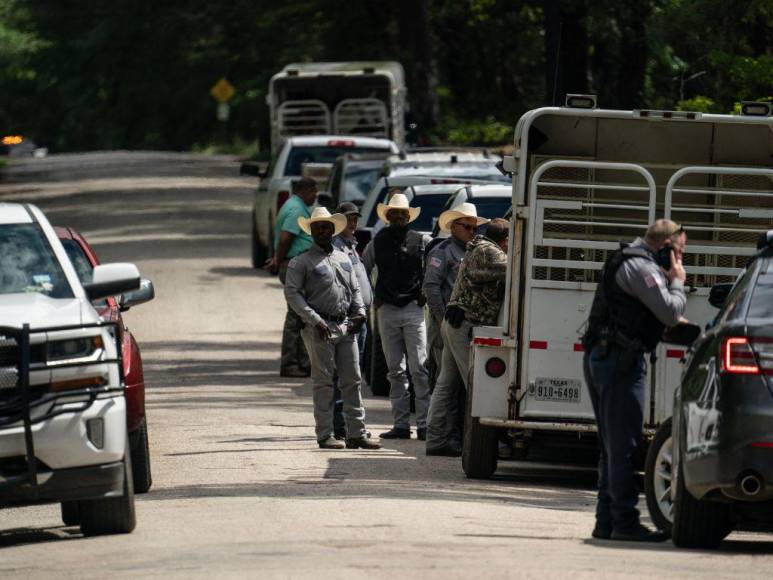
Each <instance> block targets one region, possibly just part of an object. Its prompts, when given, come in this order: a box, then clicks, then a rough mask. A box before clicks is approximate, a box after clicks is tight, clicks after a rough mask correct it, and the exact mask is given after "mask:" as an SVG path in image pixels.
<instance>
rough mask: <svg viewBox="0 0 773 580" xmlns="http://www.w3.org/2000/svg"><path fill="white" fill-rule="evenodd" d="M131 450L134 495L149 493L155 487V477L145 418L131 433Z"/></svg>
mask: <svg viewBox="0 0 773 580" xmlns="http://www.w3.org/2000/svg"><path fill="white" fill-rule="evenodd" d="M129 449H131V455H132V477H133V479H134V493H147V492H148V491H149V490H150V486H151V485H153V476H152V474H151V471H150V443H149V441H148V423H147V421H146V419H145V418H143V419H142V422H141V423H140V426H139V427H137V429H135V430H134V431H132V432H131V433H129Z"/></svg>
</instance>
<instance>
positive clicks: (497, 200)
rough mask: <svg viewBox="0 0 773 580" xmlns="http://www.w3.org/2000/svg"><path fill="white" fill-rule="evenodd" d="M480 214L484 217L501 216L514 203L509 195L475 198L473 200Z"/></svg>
mask: <svg viewBox="0 0 773 580" xmlns="http://www.w3.org/2000/svg"><path fill="white" fill-rule="evenodd" d="M472 203H474V204H475V209H477V210H478V215H479V216H483V217H484V218H489V219H493V218H501V217H502V216H504V215H505V213H507V210H508V209H510V204H511V203H512V202H511V200H510V198H509V197H490V198H488V199H486V198H475V199H473V200H472Z"/></svg>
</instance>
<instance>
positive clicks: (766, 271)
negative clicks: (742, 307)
mask: <svg viewBox="0 0 773 580" xmlns="http://www.w3.org/2000/svg"><path fill="white" fill-rule="evenodd" d="M772 264H773V260H770V259H768V260H767V262H766V263H765V264H763V266H762V268H761V270H760V275H759V276H758V277H757V281H756V283H755V284H754V291H753V292H752V297H751V300H750V302H749V312H748V313H747V314H746V316H748V317H749V318H772V317H773V267H771V265H772Z"/></svg>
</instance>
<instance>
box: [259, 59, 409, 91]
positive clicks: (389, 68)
mask: <svg viewBox="0 0 773 580" xmlns="http://www.w3.org/2000/svg"><path fill="white" fill-rule="evenodd" d="M365 69H373V70H374V72H375V73H381V74H384V73H388V74H391V75H392V78H393V79H394V81H395V84H397V85H400V86H401V85H403V84H405V73H404V72H403V65H401V64H400V63H399V62H396V61H391V60H383V61H378V60H375V61H373V60H358V61H351V62H294V63H290V64H288V65H285V67H284V68H283V69H282V70H281V71H279V72H278V73H276V74H275V75H274V76H273V78H272V80H273V79H276V78H278V77H286V76H289V75H288V71H298V74H299V76H314V75H334V74H352V73H357V72H360V73H363V72H364V71H365Z"/></svg>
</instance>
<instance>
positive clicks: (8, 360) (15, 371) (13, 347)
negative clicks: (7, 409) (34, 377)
mask: <svg viewBox="0 0 773 580" xmlns="http://www.w3.org/2000/svg"><path fill="white" fill-rule="evenodd" d="M18 383H19V345H18V343H17V342H16V339H14V338H3V339H0V400H2V399H5V398H7V396H8V395H13V394H15V392H16V387H17V385H18Z"/></svg>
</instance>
